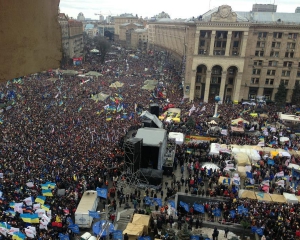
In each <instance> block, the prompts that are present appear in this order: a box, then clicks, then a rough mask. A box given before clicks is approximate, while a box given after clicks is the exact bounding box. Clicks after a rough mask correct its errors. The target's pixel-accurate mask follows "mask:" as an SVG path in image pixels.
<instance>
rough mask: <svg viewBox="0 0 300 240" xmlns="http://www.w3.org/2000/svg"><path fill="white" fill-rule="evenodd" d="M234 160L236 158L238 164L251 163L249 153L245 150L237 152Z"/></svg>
mask: <svg viewBox="0 0 300 240" xmlns="http://www.w3.org/2000/svg"><path fill="white" fill-rule="evenodd" d="M234 160H235V162H236V165H237V166H242V167H244V166H246V165H250V164H251V163H250V160H249V157H248V155H247V154H246V153H243V152H239V153H235V154H234Z"/></svg>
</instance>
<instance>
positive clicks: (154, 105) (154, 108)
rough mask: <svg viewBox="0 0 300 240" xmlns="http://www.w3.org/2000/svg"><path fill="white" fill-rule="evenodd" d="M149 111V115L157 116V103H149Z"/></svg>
mask: <svg viewBox="0 0 300 240" xmlns="http://www.w3.org/2000/svg"><path fill="white" fill-rule="evenodd" d="M149 110H150V113H151V114H154V115H155V116H156V117H158V116H159V106H158V104H157V103H150V105H149Z"/></svg>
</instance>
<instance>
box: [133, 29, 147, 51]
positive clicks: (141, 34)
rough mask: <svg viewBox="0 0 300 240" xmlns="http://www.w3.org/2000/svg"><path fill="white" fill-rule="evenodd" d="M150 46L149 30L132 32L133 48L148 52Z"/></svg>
mask: <svg viewBox="0 0 300 240" xmlns="http://www.w3.org/2000/svg"><path fill="white" fill-rule="evenodd" d="M147 46H148V30H147V29H136V30H134V31H132V32H131V48H135V49H136V48H138V49H141V50H142V51H146V50H147Z"/></svg>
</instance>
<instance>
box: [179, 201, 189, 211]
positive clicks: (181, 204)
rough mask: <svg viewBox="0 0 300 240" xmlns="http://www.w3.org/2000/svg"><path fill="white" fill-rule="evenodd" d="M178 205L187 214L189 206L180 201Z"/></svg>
mask: <svg viewBox="0 0 300 240" xmlns="http://www.w3.org/2000/svg"><path fill="white" fill-rule="evenodd" d="M179 205H180V206H181V207H183V208H184V210H185V211H187V212H189V210H190V208H189V205H188V204H187V203H185V202H182V201H180V202H179Z"/></svg>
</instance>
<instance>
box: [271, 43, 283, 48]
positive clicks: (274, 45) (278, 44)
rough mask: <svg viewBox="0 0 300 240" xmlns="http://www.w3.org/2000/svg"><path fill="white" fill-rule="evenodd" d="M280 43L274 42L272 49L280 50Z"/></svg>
mask: <svg viewBox="0 0 300 240" xmlns="http://www.w3.org/2000/svg"><path fill="white" fill-rule="evenodd" d="M280 45H281V43H280V42H272V48H280Z"/></svg>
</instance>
